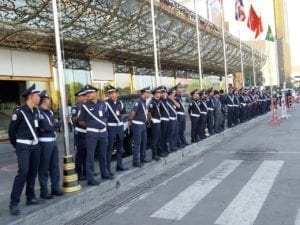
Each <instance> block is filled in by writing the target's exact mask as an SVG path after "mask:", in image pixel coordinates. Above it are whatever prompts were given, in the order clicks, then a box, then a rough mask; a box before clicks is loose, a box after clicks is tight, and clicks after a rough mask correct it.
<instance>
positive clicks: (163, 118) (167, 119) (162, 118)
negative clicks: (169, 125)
mask: <svg viewBox="0 0 300 225" xmlns="http://www.w3.org/2000/svg"><path fill="white" fill-rule="evenodd" d="M160 119H161V120H163V121H169V120H170V119H169V118H166V117H161V118H160Z"/></svg>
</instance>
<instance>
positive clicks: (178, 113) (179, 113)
mask: <svg viewBox="0 0 300 225" xmlns="http://www.w3.org/2000/svg"><path fill="white" fill-rule="evenodd" d="M177 115H182V116H184V115H185V113H184V112H177Z"/></svg>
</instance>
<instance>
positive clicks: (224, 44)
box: [221, 3, 228, 94]
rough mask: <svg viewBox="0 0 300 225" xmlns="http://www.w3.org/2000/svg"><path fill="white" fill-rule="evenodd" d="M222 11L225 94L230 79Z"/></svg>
mask: <svg viewBox="0 0 300 225" xmlns="http://www.w3.org/2000/svg"><path fill="white" fill-rule="evenodd" d="M221 9H222V39H223V56H224V72H225V92H226V94H227V93H228V79H227V57H226V42H225V29H224V7H223V3H222V4H221Z"/></svg>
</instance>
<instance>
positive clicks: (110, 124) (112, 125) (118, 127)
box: [106, 85, 127, 175]
mask: <svg viewBox="0 0 300 225" xmlns="http://www.w3.org/2000/svg"><path fill="white" fill-rule="evenodd" d="M106 93H107V94H108V100H107V102H106V104H107V108H108V114H109V115H108V118H107V131H108V146H107V155H106V166H107V171H108V172H109V173H110V175H113V173H112V172H111V157H112V151H113V148H114V143H116V148H117V168H116V170H117V171H124V170H127V168H125V167H124V165H123V161H122V155H123V152H122V149H123V139H124V123H123V117H124V115H125V114H126V109H125V105H124V103H123V102H122V101H121V100H119V99H118V89H117V88H115V87H114V86H112V85H108V86H107V87H106Z"/></svg>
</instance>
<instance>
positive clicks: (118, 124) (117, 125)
mask: <svg viewBox="0 0 300 225" xmlns="http://www.w3.org/2000/svg"><path fill="white" fill-rule="evenodd" d="M123 125H124V123H123V122H120V123H107V126H109V127H119V126H123Z"/></svg>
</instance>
